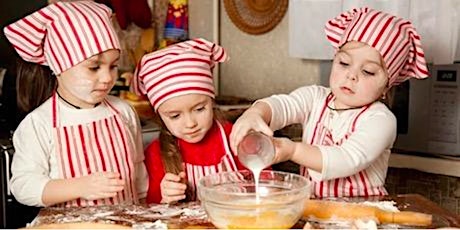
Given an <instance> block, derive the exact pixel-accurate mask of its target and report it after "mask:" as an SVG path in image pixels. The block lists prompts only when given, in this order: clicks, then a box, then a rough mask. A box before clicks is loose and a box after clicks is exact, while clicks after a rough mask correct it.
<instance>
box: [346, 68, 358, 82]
mask: <svg viewBox="0 0 460 230" xmlns="http://www.w3.org/2000/svg"><path fill="white" fill-rule="evenodd" d="M347 79H349V80H351V81H356V80H357V79H358V71H356V70H354V69H350V70H349V71H348V73H347Z"/></svg>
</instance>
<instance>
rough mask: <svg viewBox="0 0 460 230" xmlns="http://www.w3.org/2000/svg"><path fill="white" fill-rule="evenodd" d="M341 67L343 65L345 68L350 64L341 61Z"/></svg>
mask: <svg viewBox="0 0 460 230" xmlns="http://www.w3.org/2000/svg"><path fill="white" fill-rule="evenodd" d="M339 64H340V65H343V66H349V65H350V64H348V63H346V62H343V61H340V62H339Z"/></svg>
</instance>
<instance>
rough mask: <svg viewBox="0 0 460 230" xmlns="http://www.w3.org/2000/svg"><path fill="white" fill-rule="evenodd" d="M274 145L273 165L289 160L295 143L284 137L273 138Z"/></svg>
mask: <svg viewBox="0 0 460 230" xmlns="http://www.w3.org/2000/svg"><path fill="white" fill-rule="evenodd" d="M273 143H274V144H275V159H274V162H273V164H276V163H280V162H284V161H288V160H291V158H292V156H293V155H294V152H295V149H296V146H297V143H296V142H294V141H291V140H290V139H288V138H285V137H277V138H273Z"/></svg>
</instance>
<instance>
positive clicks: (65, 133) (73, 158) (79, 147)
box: [52, 93, 138, 207]
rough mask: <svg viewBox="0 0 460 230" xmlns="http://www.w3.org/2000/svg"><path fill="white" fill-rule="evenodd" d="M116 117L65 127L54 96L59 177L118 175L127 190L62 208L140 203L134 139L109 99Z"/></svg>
mask: <svg viewBox="0 0 460 230" xmlns="http://www.w3.org/2000/svg"><path fill="white" fill-rule="evenodd" d="M103 103H104V104H105V105H106V106H107V107H108V108H109V109H110V111H111V112H112V113H113V115H112V116H110V117H107V118H105V119H102V120H96V121H93V122H91V123H82V124H78V125H72V126H61V125H60V122H59V106H58V104H59V103H58V102H57V98H56V93H54V94H53V96H52V116H53V132H54V137H55V142H56V148H57V149H56V153H57V162H58V168H59V177H60V178H62V179H70V178H78V177H81V176H87V175H90V174H92V173H95V172H118V173H120V175H121V178H122V179H123V180H124V181H125V188H124V189H123V190H122V191H120V192H118V193H117V195H116V196H114V197H111V198H106V199H99V200H85V199H81V198H78V199H75V200H71V201H67V202H64V203H62V204H60V205H59V206H65V207H70V206H93V205H111V204H120V203H124V204H133V203H137V202H138V198H137V191H136V187H135V183H134V181H135V180H134V178H135V171H134V164H133V161H132V158H131V157H132V156H133V154H134V151H135V144H134V143H135V142H134V137H133V135H132V134H131V132H129V129H128V128H127V125H126V121H125V120H124V117H123V115H122V114H120V112H119V111H118V110H117V109H116V108H115V107H114V106H113V105H112V104H111V103H110V102H109V101H107V100H104V102H103Z"/></svg>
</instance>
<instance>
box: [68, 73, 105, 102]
mask: <svg viewBox="0 0 460 230" xmlns="http://www.w3.org/2000/svg"><path fill="white" fill-rule="evenodd" d="M73 85H74V86H73V87H72V90H71V91H72V93H73V94H74V95H75V96H76V97H78V98H80V99H81V100H83V101H88V102H92V101H93V100H95V99H97V98H99V96H94V95H93V92H98V91H95V87H94V85H95V83H94V82H93V81H91V80H88V79H76V80H75V81H74V82H73ZM107 93H108V92H107ZM105 95H107V94H105ZM105 95H104V96H105Z"/></svg>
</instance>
